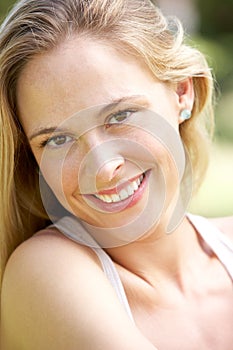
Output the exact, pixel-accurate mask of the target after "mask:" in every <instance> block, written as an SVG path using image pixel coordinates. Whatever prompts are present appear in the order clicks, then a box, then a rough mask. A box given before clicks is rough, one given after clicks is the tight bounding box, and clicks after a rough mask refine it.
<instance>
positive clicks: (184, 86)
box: [176, 78, 194, 124]
mask: <svg viewBox="0 0 233 350" xmlns="http://www.w3.org/2000/svg"><path fill="white" fill-rule="evenodd" d="M176 94H177V101H178V109H179V118H178V121H179V124H180V123H182V122H183V121H184V119H183V118H182V117H181V112H182V111H183V110H185V109H187V110H189V111H190V112H191V111H192V109H193V104H194V88H193V80H192V78H188V79H186V80H183V81H181V82H179V83H178V84H177V86H176Z"/></svg>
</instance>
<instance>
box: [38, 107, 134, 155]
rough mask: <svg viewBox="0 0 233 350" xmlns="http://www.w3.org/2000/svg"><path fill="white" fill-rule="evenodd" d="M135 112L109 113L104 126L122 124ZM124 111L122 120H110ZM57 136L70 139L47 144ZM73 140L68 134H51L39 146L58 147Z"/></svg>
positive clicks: (121, 111) (131, 110)
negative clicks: (56, 143) (60, 142)
mask: <svg viewBox="0 0 233 350" xmlns="http://www.w3.org/2000/svg"><path fill="white" fill-rule="evenodd" d="M135 112H137V110H136V109H124V110H119V111H117V112H115V113H113V114H111V115H110V116H108V118H107V122H106V123H105V127H106V128H110V127H111V126H113V125H119V124H123V123H124V121H125V120H127V119H128V118H129V117H130V116H131V115H132V114H133V113H135ZM124 113H125V114H127V115H126V117H125V118H124V120H120V121H116V119H115V122H111V119H112V118H116V117H117V116H120V115H123V114H124ZM58 138H70V140H69V141H68V142H64V143H62V144H60V145H49V143H50V142H52V141H54V140H56V139H58ZM74 140H75V138H74V137H73V136H70V135H63V134H61V135H56V136H52V137H49V138H46V139H45V140H43V141H41V142H40V144H39V148H44V147H46V146H50V147H51V148H59V147H62V146H64V145H65V144H67V143H70V142H71V141H74Z"/></svg>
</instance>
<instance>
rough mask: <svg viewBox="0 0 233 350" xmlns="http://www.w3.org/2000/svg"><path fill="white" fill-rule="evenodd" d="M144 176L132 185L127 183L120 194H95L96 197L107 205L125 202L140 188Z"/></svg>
mask: <svg viewBox="0 0 233 350" xmlns="http://www.w3.org/2000/svg"><path fill="white" fill-rule="evenodd" d="M143 178H144V175H141V176H140V177H138V178H137V179H136V180H134V181H133V182H131V183H127V185H126V186H125V187H124V188H122V189H121V190H120V191H119V193H113V194H95V195H94V196H95V197H96V198H98V199H100V200H101V201H103V202H105V203H117V202H120V201H123V200H125V199H127V198H129V197H130V196H132V195H133V194H134V193H135V192H136V191H137V190H138V188H139V187H140V185H141V183H142V181H143Z"/></svg>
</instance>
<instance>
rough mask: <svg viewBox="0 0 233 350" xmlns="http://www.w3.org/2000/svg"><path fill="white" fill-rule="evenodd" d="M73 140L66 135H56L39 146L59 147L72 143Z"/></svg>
mask: <svg viewBox="0 0 233 350" xmlns="http://www.w3.org/2000/svg"><path fill="white" fill-rule="evenodd" d="M73 140H74V138H73V137H71V136H68V135H57V136H53V137H50V138H49V139H48V140H45V141H43V142H42V144H41V146H49V147H61V146H64V145H66V144H67V143H69V142H71V141H73Z"/></svg>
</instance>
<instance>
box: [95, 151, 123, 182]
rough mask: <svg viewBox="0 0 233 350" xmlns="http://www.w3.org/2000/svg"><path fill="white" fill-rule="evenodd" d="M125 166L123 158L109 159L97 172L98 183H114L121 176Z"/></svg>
mask: <svg viewBox="0 0 233 350" xmlns="http://www.w3.org/2000/svg"><path fill="white" fill-rule="evenodd" d="M123 165H124V159H123V157H120V156H118V157H116V158H111V159H107V160H106V161H105V162H104V163H103V164H102V165H100V167H99V169H98V170H97V174H96V182H97V183H98V184H101V183H109V182H113V181H114V179H115V178H117V177H118V176H119V174H120V172H121V169H122V167H123Z"/></svg>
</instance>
